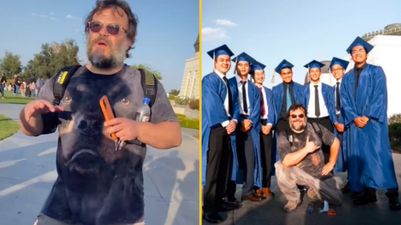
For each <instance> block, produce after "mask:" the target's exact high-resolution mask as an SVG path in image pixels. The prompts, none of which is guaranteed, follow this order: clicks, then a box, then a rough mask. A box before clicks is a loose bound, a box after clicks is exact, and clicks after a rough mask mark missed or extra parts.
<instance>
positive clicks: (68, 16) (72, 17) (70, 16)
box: [65, 14, 80, 20]
mask: <svg viewBox="0 0 401 225" xmlns="http://www.w3.org/2000/svg"><path fill="white" fill-rule="evenodd" d="M65 18H66V19H68V20H80V18H79V17H76V16H73V15H71V14H67V15H66V16H65Z"/></svg>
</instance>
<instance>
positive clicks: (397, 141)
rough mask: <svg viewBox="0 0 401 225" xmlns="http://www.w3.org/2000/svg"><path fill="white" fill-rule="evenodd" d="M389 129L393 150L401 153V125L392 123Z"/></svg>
mask: <svg viewBox="0 0 401 225" xmlns="http://www.w3.org/2000/svg"><path fill="white" fill-rule="evenodd" d="M388 128H389V136H390V144H391V149H393V150H394V151H397V152H400V153H401V123H392V124H390V125H389V127H388Z"/></svg>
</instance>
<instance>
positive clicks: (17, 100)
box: [0, 92, 35, 104]
mask: <svg viewBox="0 0 401 225" xmlns="http://www.w3.org/2000/svg"><path fill="white" fill-rule="evenodd" d="M34 99H35V98H34V97H22V96H21V94H18V95H13V94H12V93H10V92H6V94H5V97H4V98H1V97H0V104H1V103H8V104H26V103H28V102H30V101H32V100H34Z"/></svg>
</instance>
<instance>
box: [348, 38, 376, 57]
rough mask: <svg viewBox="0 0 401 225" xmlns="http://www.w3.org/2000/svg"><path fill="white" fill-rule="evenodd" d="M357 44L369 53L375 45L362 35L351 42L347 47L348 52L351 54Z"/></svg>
mask: <svg viewBox="0 0 401 225" xmlns="http://www.w3.org/2000/svg"><path fill="white" fill-rule="evenodd" d="M355 46H362V47H363V48H364V49H365V51H366V53H369V52H370V50H372V48H373V45H371V44H369V43H368V42H366V41H365V40H363V39H362V38H360V37H356V38H355V40H354V41H353V42H352V43H351V45H350V46H349V47H348V48H347V52H348V53H349V54H351V52H352V49H353V48H354V47H355Z"/></svg>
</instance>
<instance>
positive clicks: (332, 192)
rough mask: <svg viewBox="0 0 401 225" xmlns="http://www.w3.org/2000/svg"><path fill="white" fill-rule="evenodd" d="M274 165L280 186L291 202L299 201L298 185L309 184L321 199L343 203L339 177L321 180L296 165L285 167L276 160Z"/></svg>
mask: <svg viewBox="0 0 401 225" xmlns="http://www.w3.org/2000/svg"><path fill="white" fill-rule="evenodd" d="M274 166H275V167H276V177H277V184H278V187H279V188H280V191H281V192H282V193H283V194H284V196H285V197H286V199H287V200H288V201H289V202H299V200H300V195H301V193H300V192H299V189H298V187H297V184H298V185H305V186H308V187H309V188H310V189H312V190H313V191H314V192H315V193H316V194H317V197H318V198H319V199H320V200H326V201H328V202H329V203H330V204H334V205H341V201H342V192H341V189H340V185H341V180H340V179H339V178H336V177H330V178H326V179H324V180H320V179H318V178H315V177H313V176H312V175H310V174H308V173H306V172H305V171H304V170H302V169H300V168H298V167H296V166H293V167H290V168H284V166H283V165H282V164H281V162H280V161H278V162H276V163H275V164H274Z"/></svg>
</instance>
